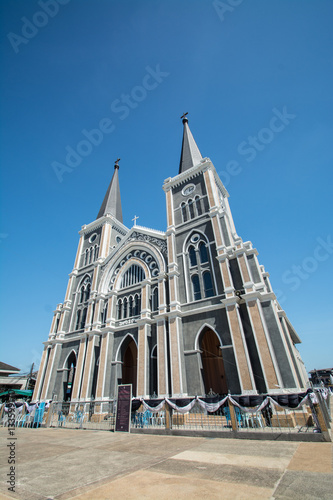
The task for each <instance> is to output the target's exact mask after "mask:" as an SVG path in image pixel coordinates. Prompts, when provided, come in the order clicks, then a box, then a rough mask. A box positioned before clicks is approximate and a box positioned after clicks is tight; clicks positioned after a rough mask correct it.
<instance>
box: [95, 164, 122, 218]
mask: <svg viewBox="0 0 333 500" xmlns="http://www.w3.org/2000/svg"><path fill="white" fill-rule="evenodd" d="M119 161H120V158H117V160H116V161H115V164H114V172H113V176H112V179H111V182H110V184H109V187H108V189H107V191H106V194H105V196H104V200H103V203H102V205H101V208H100V210H99V212H98V215H97V219H99V218H100V217H103V215H106V214H111V215H113V216H114V217H115V218H116V219H117V220H119V222H121V223H122V222H123V214H122V209H121V200H120V189H119V177H118V172H119V164H118V162H119Z"/></svg>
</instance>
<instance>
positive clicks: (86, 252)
mask: <svg viewBox="0 0 333 500" xmlns="http://www.w3.org/2000/svg"><path fill="white" fill-rule="evenodd" d="M87 264H89V248H86V251H85V252H84V265H85V266H86V265H87Z"/></svg>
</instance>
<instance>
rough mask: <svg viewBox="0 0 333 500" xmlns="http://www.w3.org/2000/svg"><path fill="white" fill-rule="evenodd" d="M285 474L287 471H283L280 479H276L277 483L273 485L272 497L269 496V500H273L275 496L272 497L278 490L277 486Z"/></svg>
mask: <svg viewBox="0 0 333 500" xmlns="http://www.w3.org/2000/svg"><path fill="white" fill-rule="evenodd" d="M286 472H287V470H284V471H283V474H281V476H280V478H279V479H278V481H277V482H276V484H275V486H274V490H273V494H272V496H271V499H270V500H275V496H274V495H275V493H276V491H277V489H278V487H279V484H280V483H281V481H282V480H283V478H284V475H285V473H286Z"/></svg>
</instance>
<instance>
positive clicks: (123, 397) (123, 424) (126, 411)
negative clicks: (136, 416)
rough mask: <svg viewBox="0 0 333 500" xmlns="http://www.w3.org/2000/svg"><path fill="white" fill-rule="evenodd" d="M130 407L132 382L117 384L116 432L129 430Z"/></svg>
mask: <svg viewBox="0 0 333 500" xmlns="http://www.w3.org/2000/svg"><path fill="white" fill-rule="evenodd" d="M131 408H132V384H124V385H118V398H117V414H116V428H115V430H116V432H117V431H120V432H129V431H130V420H131Z"/></svg>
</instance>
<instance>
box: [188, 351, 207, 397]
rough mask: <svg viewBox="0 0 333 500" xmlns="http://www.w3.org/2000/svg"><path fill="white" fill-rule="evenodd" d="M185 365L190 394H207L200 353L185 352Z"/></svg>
mask: <svg viewBox="0 0 333 500" xmlns="http://www.w3.org/2000/svg"><path fill="white" fill-rule="evenodd" d="M185 366H186V377H187V392H188V395H189V396H203V395H204V394H205V389H204V384H203V381H202V376H201V370H202V363H201V355H200V353H198V352H191V353H185Z"/></svg>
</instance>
